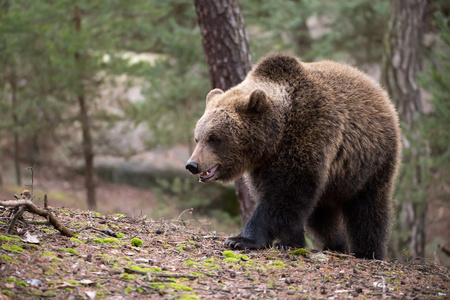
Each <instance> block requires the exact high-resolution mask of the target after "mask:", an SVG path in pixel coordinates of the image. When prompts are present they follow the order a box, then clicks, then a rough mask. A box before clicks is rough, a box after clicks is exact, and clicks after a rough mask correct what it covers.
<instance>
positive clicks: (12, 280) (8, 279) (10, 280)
mask: <svg viewBox="0 0 450 300" xmlns="http://www.w3.org/2000/svg"><path fill="white" fill-rule="evenodd" d="M6 281H7V282H15V281H16V280H15V279H14V278H6Z"/></svg>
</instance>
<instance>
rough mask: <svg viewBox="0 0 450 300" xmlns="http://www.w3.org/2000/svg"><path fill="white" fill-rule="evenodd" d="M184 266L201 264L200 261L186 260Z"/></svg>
mask: <svg viewBox="0 0 450 300" xmlns="http://www.w3.org/2000/svg"><path fill="white" fill-rule="evenodd" d="M183 266H187V267H191V266H201V264H199V263H198V262H195V261H192V260H186V261H185V262H183Z"/></svg>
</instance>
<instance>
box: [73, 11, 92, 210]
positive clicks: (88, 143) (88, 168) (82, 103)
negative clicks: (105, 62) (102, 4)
mask: <svg viewBox="0 0 450 300" xmlns="http://www.w3.org/2000/svg"><path fill="white" fill-rule="evenodd" d="M74 22H75V28H76V31H77V32H80V31H81V13H80V9H79V7H78V6H75V8H74ZM75 60H76V62H77V68H78V70H77V74H78V76H77V80H78V83H77V84H78V86H77V94H78V95H77V100H78V105H79V107H80V122H81V128H82V133H83V156H84V164H85V174H84V186H85V188H86V195H87V204H88V208H89V209H91V210H92V209H96V207H97V199H96V195H95V182H94V151H93V147H92V138H91V126H90V121H89V115H88V108H87V104H86V99H85V94H84V91H83V82H82V78H83V61H82V57H81V54H80V53H79V52H76V53H75Z"/></svg>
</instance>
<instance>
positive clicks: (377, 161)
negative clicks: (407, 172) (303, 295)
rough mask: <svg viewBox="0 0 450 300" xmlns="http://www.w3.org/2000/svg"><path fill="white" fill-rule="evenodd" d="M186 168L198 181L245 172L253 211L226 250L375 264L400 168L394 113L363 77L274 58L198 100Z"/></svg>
mask: <svg viewBox="0 0 450 300" xmlns="http://www.w3.org/2000/svg"><path fill="white" fill-rule="evenodd" d="M195 139H196V142H197V145H196V148H195V150H194V153H193V154H192V156H191V158H190V160H189V162H188V164H187V166H186V168H187V169H189V171H191V172H192V173H194V174H199V175H200V181H203V182H211V181H216V180H220V181H230V180H233V179H235V178H237V177H239V176H242V175H243V174H245V176H246V178H247V183H248V184H249V186H250V188H251V192H252V195H253V197H254V198H255V199H257V200H258V205H257V207H256V209H255V211H254V213H253V215H252V216H251V218H250V219H249V221H248V222H247V224H246V225H245V227H244V229H243V231H242V233H241V234H240V235H238V236H237V237H233V238H230V239H228V240H227V242H226V244H227V245H228V246H231V247H234V248H239V249H244V248H254V249H259V248H263V247H267V246H270V245H272V243H273V241H274V240H276V241H277V245H278V246H281V247H289V246H295V247H303V246H304V245H305V238H304V228H305V226H308V227H309V228H310V229H311V230H312V232H313V233H314V235H315V236H316V237H317V239H318V240H319V241H320V242H321V243H322V246H323V248H324V249H331V250H336V251H341V252H344V253H348V252H350V253H354V254H355V255H356V256H358V257H366V258H377V259H381V258H383V257H384V255H385V250H386V245H387V242H388V238H389V229H390V223H391V206H392V205H391V198H392V192H393V189H394V181H395V177H396V174H397V170H398V166H399V163H400V151H401V145H400V130H399V125H398V117H397V113H396V111H395V109H394V107H393V105H392V103H391V101H390V100H389V97H388V95H387V94H386V92H385V91H384V90H383V89H382V88H381V87H380V86H379V84H378V83H376V82H375V81H374V80H373V79H371V78H370V77H368V76H367V75H365V74H363V73H362V72H360V71H358V70H356V69H354V68H352V67H350V66H346V65H343V64H338V63H334V62H330V61H324V62H318V63H302V62H300V61H299V60H297V59H296V58H295V57H292V56H288V55H283V54H274V55H270V56H268V57H266V58H264V59H262V60H261V61H260V62H259V63H258V64H257V65H256V66H255V67H254V68H253V69H252V71H251V72H250V73H249V74H248V75H247V78H246V79H245V80H244V81H243V82H242V83H241V84H239V85H237V86H236V87H234V88H232V89H230V90H228V91H227V92H223V91H221V90H217V89H215V90H212V91H211V92H210V93H209V94H208V96H207V105H206V110H205V114H204V115H203V117H202V118H201V119H200V120H199V121H198V123H197V127H196V129H195Z"/></svg>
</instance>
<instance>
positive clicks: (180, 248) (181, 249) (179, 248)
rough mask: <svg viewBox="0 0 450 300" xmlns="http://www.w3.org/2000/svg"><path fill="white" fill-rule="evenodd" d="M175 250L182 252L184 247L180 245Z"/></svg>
mask: <svg viewBox="0 0 450 300" xmlns="http://www.w3.org/2000/svg"><path fill="white" fill-rule="evenodd" d="M177 249H178V250H180V251H183V250H184V249H186V245H180V246H178V247H177Z"/></svg>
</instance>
